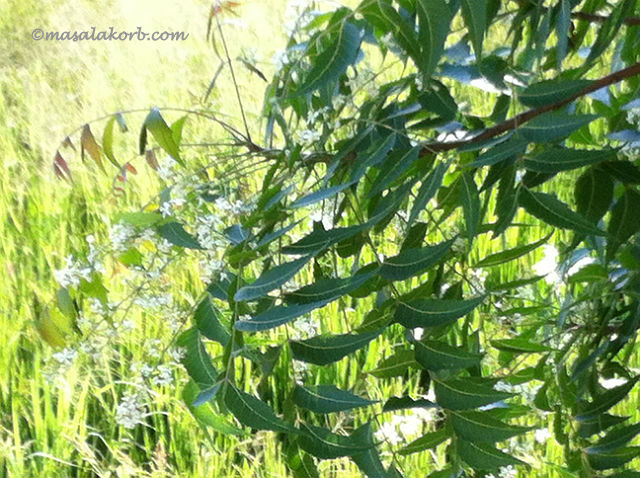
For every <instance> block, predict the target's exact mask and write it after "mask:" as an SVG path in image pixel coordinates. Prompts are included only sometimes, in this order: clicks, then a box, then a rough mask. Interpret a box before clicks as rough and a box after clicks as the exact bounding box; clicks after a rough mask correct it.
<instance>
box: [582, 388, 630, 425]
mask: <svg viewBox="0 0 640 478" xmlns="http://www.w3.org/2000/svg"><path fill="white" fill-rule="evenodd" d="M637 382H638V379H637V378H635V379H633V380H629V381H628V382H627V383H625V384H622V385H620V386H618V387H615V388H612V389H611V390H607V391H606V392H604V393H602V394H600V395H598V396H596V397H594V399H593V401H592V402H591V403H582V404H580V406H579V413H578V415H577V416H576V420H578V421H583V420H593V419H594V418H596V417H597V416H598V415H600V414H601V413H604V412H606V411H607V410H609V409H610V408H611V407H613V406H614V405H615V404H616V403H618V402H619V401H621V400H623V399H624V398H626V397H627V395H629V392H630V391H631V389H633V387H634V386H635V385H636V383H637Z"/></svg>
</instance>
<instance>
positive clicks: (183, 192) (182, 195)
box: [160, 183, 188, 217]
mask: <svg viewBox="0 0 640 478" xmlns="http://www.w3.org/2000/svg"><path fill="white" fill-rule="evenodd" d="M187 194H188V191H187V189H186V188H185V187H184V185H182V184H179V183H178V184H176V185H175V186H173V187H172V188H171V193H170V195H171V197H170V199H169V200H168V201H164V202H163V203H162V204H161V205H160V212H161V213H162V217H167V216H171V215H173V214H174V211H175V210H179V209H181V208H182V207H183V206H184V205H185V204H186V203H187Z"/></svg>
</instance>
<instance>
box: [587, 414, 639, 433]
mask: <svg viewBox="0 0 640 478" xmlns="http://www.w3.org/2000/svg"><path fill="white" fill-rule="evenodd" d="M628 419H629V417H618V416H615V415H609V414H608V413H603V414H601V415H598V416H597V417H596V418H593V419H592V420H581V421H579V422H578V434H579V435H580V436H581V437H582V438H588V437H590V436H591V435H595V434H596V433H600V432H602V431H604V430H606V429H607V428H610V427H613V426H615V425H618V424H620V423H622V422H625V421H627V420H628Z"/></svg>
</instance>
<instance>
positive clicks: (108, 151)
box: [102, 116, 121, 168]
mask: <svg viewBox="0 0 640 478" xmlns="http://www.w3.org/2000/svg"><path fill="white" fill-rule="evenodd" d="M115 122H116V117H115V116H112V117H111V118H109V121H107V125H106V126H105V127H104V133H102V151H104V155H105V156H106V157H107V159H108V160H109V161H111V164H113V165H114V166H115V167H116V168H120V167H121V166H120V163H118V160H117V159H116V156H115V154H114V153H113V126H114V123H115Z"/></svg>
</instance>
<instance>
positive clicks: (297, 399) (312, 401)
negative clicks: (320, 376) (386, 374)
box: [293, 385, 376, 413]
mask: <svg viewBox="0 0 640 478" xmlns="http://www.w3.org/2000/svg"><path fill="white" fill-rule="evenodd" d="M293 401H294V403H295V404H296V405H298V406H299V407H302V408H306V409H307V410H311V411H312V412H314V413H333V412H343V411H345V410H352V409H354V408H359V407H367V406H369V405H371V404H373V403H376V402H375V401H372V400H367V399H364V398H361V397H359V396H357V395H354V394H353V393H351V392H347V391H345V390H340V389H339V388H337V387H336V386H335V385H315V386H310V387H301V386H299V385H298V386H296V387H295V389H294V390H293Z"/></svg>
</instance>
